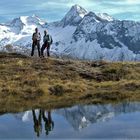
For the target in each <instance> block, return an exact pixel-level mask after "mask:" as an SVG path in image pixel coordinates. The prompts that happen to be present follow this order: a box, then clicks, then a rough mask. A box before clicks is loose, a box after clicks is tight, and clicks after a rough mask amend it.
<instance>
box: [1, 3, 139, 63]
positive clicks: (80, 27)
mask: <svg viewBox="0 0 140 140" xmlns="http://www.w3.org/2000/svg"><path fill="white" fill-rule="evenodd" d="M36 27H38V28H39V30H40V32H41V34H42V36H43V32H44V30H46V29H47V30H48V31H49V33H50V34H51V35H52V37H53V40H54V43H53V45H52V48H51V53H52V55H55V56H57V57H70V58H74V59H86V60H101V59H103V60H110V61H140V23H139V22H134V21H126V20H124V21H120V20H117V19H114V18H113V17H111V16H110V15H108V14H106V13H98V14H96V13H94V12H88V11H87V10H85V9H84V8H82V7H81V6H79V5H74V6H72V8H71V9H70V10H69V11H68V13H67V14H66V15H65V17H64V18H63V19H62V20H61V21H57V22H53V23H46V22H44V21H42V20H41V19H40V18H39V17H37V16H35V15H33V16H22V17H19V18H15V19H13V20H12V21H11V22H9V23H6V24H0V50H1V51H16V52H21V53H26V54H28V55H29V54H30V51H31V43H32V40H31V36H32V33H33V32H34V29H35V28H36ZM41 43H42V42H41ZM7 44H11V45H12V46H13V47H12V48H11V49H7V48H6V47H5V46H6V45H7Z"/></svg>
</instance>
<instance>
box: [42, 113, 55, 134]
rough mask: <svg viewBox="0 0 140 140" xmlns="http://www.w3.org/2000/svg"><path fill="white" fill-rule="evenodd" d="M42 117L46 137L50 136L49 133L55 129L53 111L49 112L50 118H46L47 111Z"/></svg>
mask: <svg viewBox="0 0 140 140" xmlns="http://www.w3.org/2000/svg"><path fill="white" fill-rule="evenodd" d="M42 117H43V120H44V122H45V131H46V135H49V132H50V131H52V130H53V128H54V122H53V120H52V117H51V111H48V117H46V116H45V111H44V110H43V111H42Z"/></svg>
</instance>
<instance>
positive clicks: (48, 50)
mask: <svg viewBox="0 0 140 140" xmlns="http://www.w3.org/2000/svg"><path fill="white" fill-rule="evenodd" d="M47 55H48V57H50V44H48V47H47Z"/></svg>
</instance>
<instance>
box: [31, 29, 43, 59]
mask: <svg viewBox="0 0 140 140" xmlns="http://www.w3.org/2000/svg"><path fill="white" fill-rule="evenodd" d="M32 40H33V44H32V52H31V56H33V55H34V49H35V46H37V49H38V55H39V57H40V41H41V35H40V33H39V32H38V28H36V29H35V33H33V36H32Z"/></svg>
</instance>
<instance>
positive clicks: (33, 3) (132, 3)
mask: <svg viewBox="0 0 140 140" xmlns="http://www.w3.org/2000/svg"><path fill="white" fill-rule="evenodd" d="M75 4H79V5H81V6H82V7H84V8H85V9H87V10H88V11H93V12H96V13H99V12H101V13H108V14H110V15H111V16H113V17H115V18H118V19H129V20H136V21H140V0H0V22H5V21H8V20H11V19H13V18H15V17H19V16H24V15H25V16H27V15H33V14H36V15H37V16H39V17H40V18H42V19H45V20H46V21H49V22H50V21H56V20H59V19H62V18H63V16H64V15H65V14H66V12H67V11H68V10H69V9H70V7H71V6H72V5H75Z"/></svg>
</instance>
